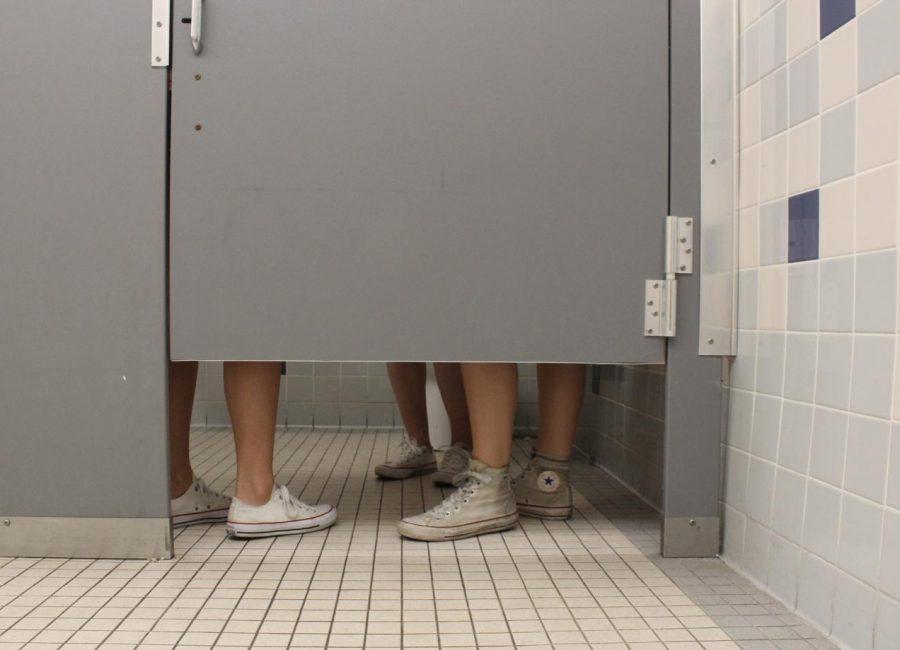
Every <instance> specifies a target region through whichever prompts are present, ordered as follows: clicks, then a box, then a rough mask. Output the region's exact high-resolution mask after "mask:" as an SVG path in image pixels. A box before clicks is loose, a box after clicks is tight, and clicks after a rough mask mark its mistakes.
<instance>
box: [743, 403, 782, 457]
mask: <svg viewBox="0 0 900 650" xmlns="http://www.w3.org/2000/svg"><path fill="white" fill-rule="evenodd" d="M781 405H782V400H780V399H778V398H776V397H770V396H768V395H757V396H756V404H755V406H754V408H753V437H752V439H751V441H750V451H751V452H753V453H754V454H756V455H757V456H760V457H762V458H765V459H766V460H770V461H773V462H774V461H775V459H776V458H777V457H778V430H779V427H780V423H781Z"/></svg>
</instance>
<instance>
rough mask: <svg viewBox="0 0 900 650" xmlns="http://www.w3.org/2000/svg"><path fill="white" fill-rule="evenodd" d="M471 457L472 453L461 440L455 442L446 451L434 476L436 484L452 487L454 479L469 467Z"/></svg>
mask: <svg viewBox="0 0 900 650" xmlns="http://www.w3.org/2000/svg"><path fill="white" fill-rule="evenodd" d="M470 457H471V453H470V452H469V450H468V449H467V448H466V446H465V445H463V444H462V443H459V442H457V443H456V444H454V445H453V446H452V447H450V448H449V449H448V450H447V451H445V452H444V457H443V458H441V463H440V465H439V466H438V470H437V471H436V472H435V473H434V476H433V477H432V480H433V481H434V484H435V485H445V486H448V487H452V486H453V479H454V478H455V477H456V476H457V475H459V474H462V473H463V472H465V471H466V470H468V469H469V458H470Z"/></svg>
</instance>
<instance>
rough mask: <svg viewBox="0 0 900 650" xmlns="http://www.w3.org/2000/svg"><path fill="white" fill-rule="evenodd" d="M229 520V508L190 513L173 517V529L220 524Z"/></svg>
mask: <svg viewBox="0 0 900 650" xmlns="http://www.w3.org/2000/svg"><path fill="white" fill-rule="evenodd" d="M227 520H228V508H219V509H218V510H204V511H201V512H188V513H185V514H181V515H172V528H183V527H184V526H196V525H198V524H220V523H222V522H223V521H227Z"/></svg>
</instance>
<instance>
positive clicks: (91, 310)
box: [0, 0, 171, 558]
mask: <svg viewBox="0 0 900 650" xmlns="http://www.w3.org/2000/svg"><path fill="white" fill-rule="evenodd" d="M149 52H150V5H149V3H144V2H108V1H101V0H79V1H78V2H54V3H50V4H49V5H48V4H47V3H41V2H4V3H2V6H0V59H2V60H3V61H4V64H3V69H2V72H0V224H2V233H0V277H2V278H3V280H2V282H0V413H2V414H3V417H2V422H0V556H17V555H18V556H53V557H90V558H103V557H112V558H161V557H168V556H170V554H171V530H170V525H169V500H168V479H167V453H166V358H167V350H166V303H165V295H166V293H165V292H166V283H165V275H166V266H165V264H166V256H165V251H166V239H165V234H166V233H165V200H166V197H165V170H166V166H165V156H166V71H165V70H164V69H152V68H151V67H150V60H149Z"/></svg>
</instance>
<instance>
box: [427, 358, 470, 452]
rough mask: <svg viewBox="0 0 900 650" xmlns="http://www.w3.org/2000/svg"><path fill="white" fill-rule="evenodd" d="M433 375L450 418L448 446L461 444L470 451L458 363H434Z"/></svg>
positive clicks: (468, 425) (461, 379)
mask: <svg viewBox="0 0 900 650" xmlns="http://www.w3.org/2000/svg"><path fill="white" fill-rule="evenodd" d="M434 375H435V378H436V379H437V383H438V387H439V388H440V389H441V399H443V400H444V407H445V408H446V409H447V416H448V417H449V418H450V444H454V445H455V444H457V443H461V444H463V445H465V446H466V447H469V448H470V449H471V448H472V425H471V424H470V422H469V406H468V404H467V403H466V392H465V387H464V386H463V377H462V368H461V367H460V364H458V363H436V364H434Z"/></svg>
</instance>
